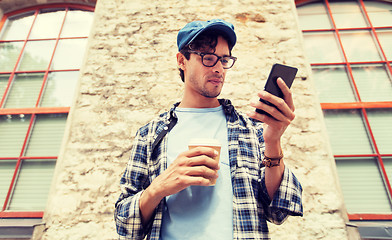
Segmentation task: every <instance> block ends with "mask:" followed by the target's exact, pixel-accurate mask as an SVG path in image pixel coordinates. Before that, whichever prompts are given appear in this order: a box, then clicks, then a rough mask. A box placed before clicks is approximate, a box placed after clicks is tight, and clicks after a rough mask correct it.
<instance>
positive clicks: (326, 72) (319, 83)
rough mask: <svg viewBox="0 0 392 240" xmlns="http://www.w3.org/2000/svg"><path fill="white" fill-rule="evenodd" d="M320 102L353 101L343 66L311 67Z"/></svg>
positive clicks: (353, 96) (351, 90)
mask: <svg viewBox="0 0 392 240" xmlns="http://www.w3.org/2000/svg"><path fill="white" fill-rule="evenodd" d="M312 72H313V76H314V80H315V83H316V87H317V92H318V95H319V98H320V101H321V102H329V103H332V102H355V101H356V100H355V95H354V91H353V89H352V87H351V84H350V80H349V78H348V75H347V71H346V68H345V67H341V66H328V67H312Z"/></svg>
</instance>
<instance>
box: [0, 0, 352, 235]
mask: <svg viewBox="0 0 392 240" xmlns="http://www.w3.org/2000/svg"><path fill="white" fill-rule="evenodd" d="M4 2H5V3H9V2H10V1H4ZM36 2H39V1H36ZM45 2H49V1H45ZM94 18H95V20H94V25H93V29H92V32H91V35H90V38H89V43H88V50H87V53H86V57H85V59H84V64H83V67H82V69H81V77H80V81H79V86H78V88H77V91H76V96H75V101H74V105H73V106H72V109H71V113H70V115H69V121H68V122H67V129H66V133H65V137H64V142H63V146H62V148H61V153H60V155H59V159H58V163H57V166H56V170H55V177H54V180H53V185H52V188H51V194H50V197H49V202H48V206H47V209H46V211H45V216H44V219H43V220H44V222H45V225H41V226H40V227H39V228H37V231H36V233H35V236H36V237H35V238H34V239H43V240H45V239H48V240H52V239H66V240H73V239H78V240H79V239H101V240H105V239H116V236H117V235H116V232H115V223H114V220H113V211H114V203H115V202H116V200H117V198H118V196H119V194H120V189H119V180H120V177H121V174H122V172H123V170H124V168H125V165H126V163H127V161H128V157H129V152H130V148H131V145H132V139H133V136H134V135H135V133H136V131H137V129H138V128H139V127H141V126H142V125H144V124H145V123H146V122H147V121H149V120H150V119H152V118H153V117H154V116H156V115H157V114H158V113H160V112H162V111H165V110H167V109H168V108H169V107H170V106H171V105H172V103H174V102H176V101H179V100H180V98H181V94H182V82H181V80H180V78H179V76H178V70H177V67H176V60H175V55H176V53H177V47H176V34H177V32H178V30H179V29H180V28H182V27H183V26H184V25H185V24H186V23H187V22H189V21H192V20H206V19H212V18H223V19H225V20H227V21H229V22H232V23H233V24H234V25H235V28H236V32H237V36H238V44H237V45H236V47H235V49H234V50H233V55H235V56H237V57H238V61H237V63H236V64H235V66H234V67H233V69H232V70H230V72H229V73H228V75H227V78H226V83H225V87H224V90H223V92H222V95H221V96H222V97H225V98H230V99H232V101H233V104H234V105H235V106H236V107H238V108H239V109H240V110H242V111H252V110H253V109H251V108H250V107H249V101H250V100H257V97H256V92H257V91H258V90H261V89H262V88H263V86H264V83H265V79H266V77H267V75H268V73H269V70H270V67H271V66H272V64H273V63H275V62H279V63H283V64H288V65H292V66H297V67H299V73H298V76H297V78H296V80H295V83H294V84H293V87H292V90H293V95H294V100H295V105H296V115H297V117H296V119H295V120H294V121H293V123H292V125H291V126H290V127H289V128H288V130H287V132H286V133H285V135H284V138H283V143H284V152H285V162H286V164H287V165H288V166H289V167H290V168H291V169H292V170H293V171H294V172H295V174H296V175H297V177H298V178H299V180H300V181H301V183H302V185H303V188H304V193H303V200H304V217H303V218H301V217H291V218H289V219H288V220H287V222H285V223H284V224H283V225H280V226H275V225H272V224H271V225H270V229H271V237H272V239H301V240H306V239H309V240H314V239H333V240H335V239H348V236H347V235H348V233H347V229H346V226H345V220H346V219H345V217H344V216H345V212H344V206H343V200H342V196H341V194H340V191H339V189H338V185H337V181H336V176H335V175H336V169H335V165H334V161H333V157H332V155H331V152H330V149H329V143H328V138H327V136H326V133H325V129H324V123H323V118H322V113H321V110H320V106H319V102H318V100H317V97H316V95H315V89H314V86H313V82H312V78H311V75H310V70H309V65H308V64H307V62H306V59H305V57H304V52H303V48H302V37H301V32H300V30H299V28H298V25H297V17H296V12H295V6H294V3H293V1H291V0H274V1H272V0H259V1H252V0H230V1H223V0H212V1H205V0H197V1H196V0H166V1H164V0H156V1H141V0H132V1H126V0H122V1H121V0H100V1H98V2H97V5H96V12H95V16H94ZM351 239H355V237H352V238H351Z"/></svg>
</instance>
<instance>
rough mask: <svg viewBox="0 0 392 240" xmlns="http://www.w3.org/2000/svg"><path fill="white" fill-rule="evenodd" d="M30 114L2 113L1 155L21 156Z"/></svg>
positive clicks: (0, 128)
mask: <svg viewBox="0 0 392 240" xmlns="http://www.w3.org/2000/svg"><path fill="white" fill-rule="evenodd" d="M30 117H31V116H30V115H0V156H1V157H14V158H15V157H19V155H20V153H21V149H22V145H23V142H24V139H25V137H26V133H27V129H28V127H29V123H30Z"/></svg>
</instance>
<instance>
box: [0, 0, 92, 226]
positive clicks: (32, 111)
mask: <svg viewBox="0 0 392 240" xmlns="http://www.w3.org/2000/svg"><path fill="white" fill-rule="evenodd" d="M55 8H61V9H65V14H64V18H63V20H62V22H61V26H60V31H59V34H58V35H57V36H56V37H55V38H47V39H46V38H45V39H44V38H39V39H34V40H31V39H29V35H30V34H31V30H32V26H33V25H34V22H35V21H36V19H37V16H38V13H39V12H40V10H43V9H55ZM70 10H84V11H90V12H94V10H95V7H94V6H89V5H83V4H76V3H63V4H44V5H37V6H33V7H28V8H23V9H20V10H16V11H11V12H8V13H4V15H3V17H2V18H1V19H0V31H1V30H2V29H3V27H4V26H5V23H6V21H7V19H8V18H10V17H13V16H17V15H20V14H24V13H28V12H34V13H33V16H34V19H33V21H32V23H31V26H30V29H29V31H28V34H27V35H26V37H25V39H23V40H17V41H15V40H0V43H2V42H23V47H22V49H21V51H20V53H19V56H18V58H17V61H16V63H15V66H14V68H13V69H12V71H7V72H0V74H7V75H9V78H8V83H7V86H6V87H5V90H4V92H1V93H0V94H1V95H0V97H1V99H0V115H21V114H24V115H31V118H30V122H29V126H28V130H27V132H26V136H25V137H24V141H23V146H22V149H21V153H20V154H19V156H18V157H11V158H10V157H1V156H0V161H1V160H14V161H16V166H15V170H14V173H13V175H12V179H11V182H10V186H9V189H8V192H7V194H6V197H5V201H4V202H1V203H0V218H10V219H11V218H42V217H43V215H44V211H11V210H7V207H8V206H9V203H10V199H11V195H12V192H13V190H14V187H15V184H16V182H17V177H18V174H19V172H20V167H21V163H22V161H24V160H27V159H31V160H34V159H51V160H55V161H57V157H58V156H34V157H31V156H24V155H23V154H24V152H25V149H26V145H27V143H28V140H29V137H30V135H31V133H32V131H31V130H32V128H33V125H34V122H35V120H36V117H37V115H42V114H68V113H69V111H70V107H69V106H67V107H39V104H40V102H41V100H42V96H43V92H44V89H45V85H46V82H47V80H48V75H49V73H51V72H65V71H80V67H79V68H77V69H61V70H51V69H50V66H51V63H52V61H53V58H54V55H55V50H56V48H57V47H58V44H59V41H60V40H62V39H88V36H86V37H61V30H62V29H63V27H64V23H65V19H66V16H67V14H68V12H69V11H70ZM39 40H55V41H56V43H55V47H54V50H53V52H52V54H51V58H50V61H49V64H48V66H47V67H46V70H42V71H16V68H17V66H18V65H19V63H20V61H21V58H22V55H23V53H24V49H25V47H26V44H27V42H28V41H39ZM37 72H38V73H43V74H44V77H43V80H42V81H43V82H42V85H41V89H40V91H39V96H38V98H37V102H36V103H35V106H34V107H30V108H3V106H4V102H5V100H6V95H7V94H6V93H9V90H10V87H11V84H12V81H13V80H14V78H15V75H16V74H19V73H37Z"/></svg>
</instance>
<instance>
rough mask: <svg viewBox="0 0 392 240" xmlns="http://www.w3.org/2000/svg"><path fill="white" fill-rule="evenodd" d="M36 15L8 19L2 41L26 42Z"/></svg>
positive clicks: (28, 14) (26, 14)
mask: <svg viewBox="0 0 392 240" xmlns="http://www.w3.org/2000/svg"><path fill="white" fill-rule="evenodd" d="M33 14H34V13H33V12H29V13H25V14H23V15H18V16H15V17H10V18H8V20H7V22H6V24H5V26H4V27H3V29H4V30H3V31H2V34H1V37H0V39H2V40H24V39H26V38H27V34H28V33H29V31H30V28H31V23H32V22H33V19H34V15H33Z"/></svg>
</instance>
